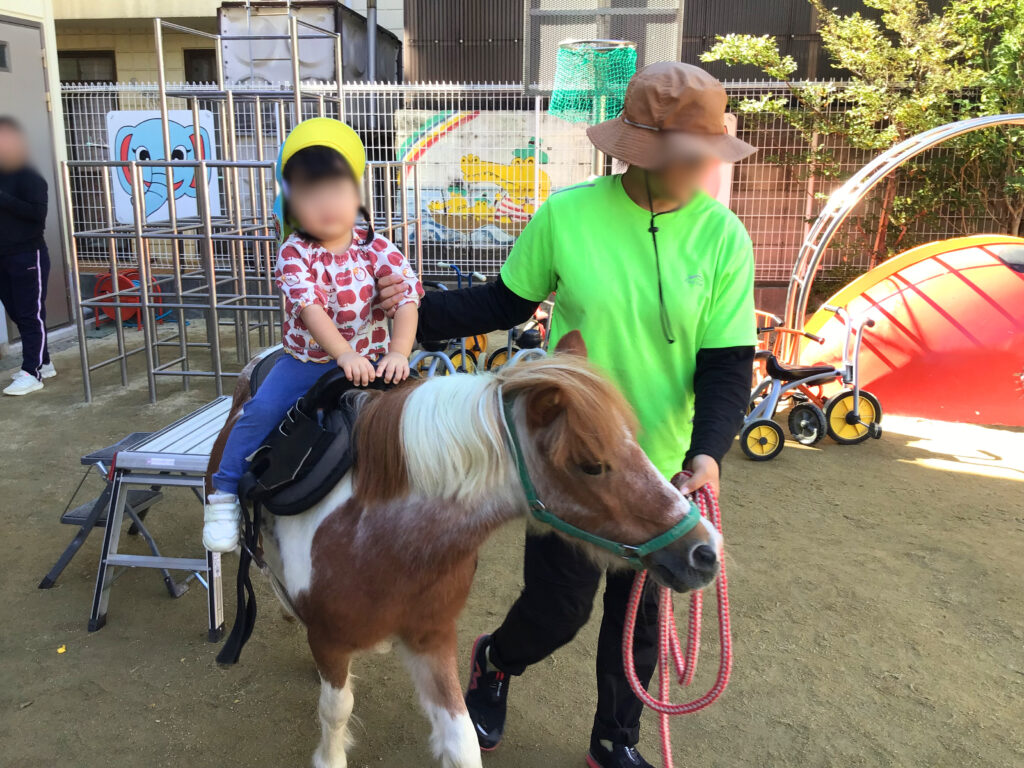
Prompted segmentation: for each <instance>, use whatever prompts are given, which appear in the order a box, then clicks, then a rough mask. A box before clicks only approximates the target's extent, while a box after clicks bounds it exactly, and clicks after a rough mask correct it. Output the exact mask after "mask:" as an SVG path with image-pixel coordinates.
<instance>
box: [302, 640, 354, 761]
mask: <svg viewBox="0 0 1024 768" xmlns="http://www.w3.org/2000/svg"><path fill="white" fill-rule="evenodd" d="M310 647H311V648H312V649H313V658H314V659H315V660H316V664H317V668H318V669H319V671H320V745H319V746H318V747H317V748H316V752H314V753H313V768H347V766H348V759H347V758H346V757H345V750H346V749H348V748H349V747H350V746H351V745H352V737H351V736H350V735H349V732H348V721H349V717H351V715H352V704H353V703H354V701H355V697H354V696H353V694H352V679H351V677H350V676H349V673H348V670H349V664H350V662H351V658H352V657H351V656H350V655H349V654H348V653H339V652H337V651H334V650H333V649H324V648H318V647H317V646H316V645H314V643H312V642H310Z"/></svg>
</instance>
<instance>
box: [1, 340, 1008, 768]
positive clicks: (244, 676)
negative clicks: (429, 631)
mask: <svg viewBox="0 0 1024 768" xmlns="http://www.w3.org/2000/svg"><path fill="white" fill-rule="evenodd" d="M132 333H134V332H132ZM101 344H102V342H101ZM55 361H56V364H57V366H58V368H59V369H60V372H61V373H60V376H59V377H58V378H56V379H54V380H53V381H49V382H47V384H46V389H45V390H44V391H43V392H41V393H38V394H35V395H32V396H30V397H26V398H19V399H15V398H2V399H0V425H2V433H0V435H2V438H0V467H2V468H3V470H2V472H0V541H3V542H4V547H3V549H2V551H0V627H2V631H0V745H2V746H0V766H11V767H12V768H52V767H53V766H58V765H59V766H74V767H75V768H117V767H120V766H140V765H144V766H154V767H156V766H175V768H178V767H180V766H210V767H211V768H213V767H218V768H220V767H223V766H247V765H259V766H264V765H266V766H303V765H308V761H309V756H310V754H311V752H312V750H313V747H314V746H315V743H316V740H317V738H318V723H317V718H316V702H317V695H318V687H317V682H316V677H315V673H314V670H313V665H312V662H311V660H310V656H309V652H308V649H307V648H306V645H305V641H304V637H303V633H302V631H301V629H300V628H299V627H297V626H295V625H293V624H290V623H287V622H285V621H284V620H282V618H281V616H280V611H279V610H278V608H277V607H276V605H275V603H274V600H273V597H272V596H271V594H270V592H269V590H268V589H266V588H265V586H264V585H263V584H262V583H260V584H259V585H258V592H259V599H260V620H259V623H258V624H257V628H256V632H255V635H254V637H253V640H252V641H251V642H250V644H249V646H248V647H247V648H246V651H245V654H244V656H243V658H242V662H241V663H240V664H239V665H237V666H236V667H234V668H230V669H223V668H220V667H218V666H217V664H216V663H215V662H214V656H215V654H216V652H217V646H214V645H211V644H209V643H207V642H206V637H205V635H206V633H205V613H204V610H205V600H204V594H203V591H202V589H201V587H199V586H197V585H193V587H192V589H191V590H190V592H189V593H187V594H186V595H185V596H183V597H182V598H180V599H178V600H172V599H170V598H169V597H168V595H167V593H166V592H165V590H164V587H163V584H162V582H161V580H160V578H159V576H158V575H157V574H156V573H154V572H149V571H133V572H128V573H126V574H125V575H123V576H122V577H121V578H120V579H119V580H118V581H117V583H116V585H115V586H114V588H113V594H112V599H111V607H110V614H109V623H108V625H107V627H106V628H105V629H103V630H102V631H100V632H97V633H94V634H90V633H88V632H87V631H86V619H87V616H88V612H89V602H90V596H91V592H92V587H93V580H94V578H95V571H96V558H97V554H98V550H99V545H100V537H99V535H93V536H92V537H91V538H90V539H89V541H88V542H87V543H86V545H85V547H84V548H83V549H82V551H81V552H80V554H79V555H78V557H77V558H76V559H75V560H74V561H73V562H72V563H71V565H70V566H69V567H68V569H67V571H66V572H65V573H64V575H63V576H62V577H61V579H60V581H59V583H58V585H57V586H56V587H55V588H54V589H51V590H49V591H40V590H38V589H37V588H36V585H37V584H38V582H39V580H40V578H41V577H42V576H43V574H44V573H45V572H46V570H47V569H48V568H49V566H50V564H51V563H52V561H53V560H54V559H55V558H56V557H57V555H58V554H59V553H60V551H61V550H62V549H63V548H64V546H65V545H66V543H67V542H68V540H70V538H71V535H72V533H73V531H72V530H71V529H70V528H68V527H65V526H61V525H59V524H58V517H59V515H60V512H61V510H62V509H63V508H64V505H65V504H66V503H67V501H68V499H69V497H70V496H71V493H72V491H73V490H74V489H75V486H76V484H77V483H78V481H79V479H80V476H81V472H82V469H81V467H80V466H79V463H78V458H79V456H81V455H82V454H84V453H86V452H88V451H90V450H93V449H95V448H98V447H101V446H103V445H106V444H108V443H111V442H113V441H115V440H117V439H118V438H120V437H122V436H123V435H124V434H126V433H128V432H132V431H136V430H147V429H157V428H159V427H161V426H163V425H165V424H167V423H169V422H170V421H172V420H174V419H176V418H178V417H179V416H181V415H183V414H185V413H187V412H188V411H190V410H192V409H193V408H195V407H197V406H199V405H201V404H203V403H204V402H206V401H207V400H209V399H210V397H212V395H213V392H212V388H211V387H210V386H209V384H202V385H199V386H196V387H195V388H194V389H193V391H192V392H189V393H184V392H181V391H180V389H179V383H178V382H177V381H175V380H165V381H163V382H162V383H161V386H160V390H161V398H160V400H159V402H158V403H157V404H156V405H150V404H149V403H148V402H147V396H146V391H145V378H144V376H142V373H141V371H140V370H139V363H141V361H139V360H135V361H133V365H132V368H133V375H134V378H135V383H134V384H133V385H132V386H131V387H129V388H127V389H122V388H121V387H120V385H119V382H118V381H117V380H116V377H115V376H114V372H113V371H104V372H101V373H100V374H99V375H98V376H97V381H96V387H95V402H94V403H93V404H91V405H86V404H84V403H83V402H82V388H81V382H80V377H79V374H78V373H77V372H76V369H77V353H76V351H75V350H74V349H73V348H72V349H69V350H67V351H65V352H60V353H58V354H56V355H55ZM883 405H884V404H883ZM724 483H725V487H724V498H723V510H724V518H725V533H726V542H727V544H726V546H727V552H728V556H729V569H730V570H729V574H730V586H731V594H730V597H731V602H732V623H733V632H734V642H735V671H734V674H733V679H732V682H731V684H730V686H729V688H728V690H727V691H726V692H725V694H724V695H723V696H722V698H721V699H720V700H719V701H718V702H717V703H716V704H715V705H713V706H712V707H711V708H710V709H708V710H706V711H704V712H702V713H700V714H697V715H693V716H690V717H684V718H679V719H677V720H676V721H675V722H674V725H673V732H674V743H675V756H676V764H677V765H688V766H701V767H702V768H704V767H709V768H710V767H713V766H714V767H718V766H721V767H723V768H725V767H731V766H963V765H969V766H1019V765H1024V726H1022V723H1024V656H1022V647H1024V610H1022V606H1021V599H1022V598H1021V595H1022V594H1024V590H1022V587H1024V579H1022V566H1021V564H1022V563H1024V434H1022V433H1021V431H1019V430H1018V431H1014V430H999V429H986V428H980V427H972V426H958V425H943V424H936V423H928V422H918V421H915V420H911V419H895V418H893V419H887V420H886V435H885V437H884V438H883V439H882V440H881V441H879V442H875V441H871V442H869V443H867V444H864V445H861V446H855V447H844V446H838V445H835V444H833V443H831V442H829V441H827V440H826V441H824V442H822V443H820V444H819V445H818V446H816V447H815V448H813V449H806V448H802V447H799V446H796V445H795V444H788V445H787V447H786V450H785V451H784V452H783V453H782V455H781V456H780V457H778V458H777V459H776V460H775V461H772V462H768V463H763V464H755V463H751V462H749V461H747V460H745V459H744V458H743V456H742V455H741V454H740V453H739V451H738V449H736V450H734V451H733V453H732V455H730V456H729V458H728V460H727V463H726V469H725V480H724ZM98 490H99V481H98V478H90V479H89V480H88V481H87V483H86V487H85V488H84V489H83V491H82V493H81V494H80V496H79V501H81V500H85V499H87V498H90V497H91V495H95V494H96V493H98ZM87 494H88V495H87ZM76 503H77V502H76ZM200 521H201V511H200V508H199V505H198V504H197V502H196V500H195V499H194V498H192V497H191V496H190V495H189V494H188V493H186V492H185V491H182V490H177V491H176V490H171V491H169V492H168V493H167V498H166V500H165V501H163V502H161V504H160V505H159V506H158V507H157V508H156V509H154V511H153V514H152V515H151V516H150V518H149V524H150V527H151V530H152V531H153V533H154V535H156V537H157V538H158V540H159V542H160V543H161V545H162V547H163V548H164V550H165V552H166V553H168V554H177V555H188V556H195V555H197V554H199V552H200V544H199V536H200V525H201V523H200ZM521 546H522V526H521V525H518V524H516V525H510V526H509V527H507V528H506V529H504V530H502V531H501V532H500V533H499V534H498V535H496V536H495V537H494V538H493V539H492V540H491V541H490V542H489V544H488V545H487V546H486V547H485V549H484V550H483V552H482V556H481V563H480V570H479V574H478V577H477V580H476V584H475V586H474V589H473V593H472V596H471V598H470V604H469V606H468V608H467V610H466V612H465V613H464V615H463V616H462V619H461V625H460V639H461V644H462V650H463V652H468V648H469V645H470V644H471V643H472V640H473V638H474V637H475V636H476V635H477V634H478V633H479V632H482V631H486V630H488V629H491V628H493V627H494V626H495V625H496V623H497V622H499V621H500V619H501V617H502V615H503V613H504V610H505V609H506V608H507V607H508V606H509V605H510V603H511V602H512V600H513V599H514V598H515V596H516V594H517V592H518V589H519V586H520V557H521ZM127 548H128V549H129V550H130V551H142V543H141V542H139V541H138V540H136V539H131V538H128V539H127ZM233 569H234V559H233V558H231V557H229V558H227V559H226V563H225V583H226V584H228V585H229V589H228V593H229V594H228V595H227V601H226V602H227V605H226V611H227V613H228V615H229V616H230V615H231V614H232V612H233V609H234V605H233V599H232V596H231V589H230V583H231V579H232V577H233ZM712 601H713V598H711V597H710V596H709V599H708V604H709V605H711V604H712ZM599 613H600V611H599V609H598V610H596V611H595V614H596V615H599ZM680 613H682V611H680ZM709 614H712V615H709V617H708V619H707V624H706V626H705V632H704V638H705V646H704V655H703V661H702V664H701V672H700V674H699V676H698V677H699V679H698V681H697V683H696V684H695V688H696V689H697V691H698V692H703V690H706V687H707V685H708V684H709V681H710V680H711V678H712V676H713V673H714V670H715V662H716V659H717V649H716V647H715V646H716V643H715V642H714V637H715V628H714V621H713V612H712V611H710V610H709ZM595 642H596V616H595V620H592V621H591V623H590V624H589V625H588V626H587V627H586V628H585V630H584V631H583V632H582V633H581V634H580V636H579V637H578V638H577V639H576V640H575V641H574V642H573V643H572V644H571V645H569V646H568V647H566V648H564V649H563V650H562V651H560V652H559V653H557V654H555V655H554V656H553V657H551V658H549V659H548V660H546V661H545V662H543V663H541V664H539V665H537V667H536V668H535V669H532V670H530V672H529V673H528V674H527V675H526V676H525V677H523V678H521V679H518V680H516V681H515V682H514V683H513V685H512V698H511V712H510V717H509V724H508V731H507V737H506V741H505V743H503V744H502V746H501V747H500V748H499V749H498V751H496V752H494V753H493V754H488V755H486V756H485V758H484V764H485V766H487V768H513V767H515V768H553V767H554V766H582V765H583V760H582V755H583V752H584V750H585V747H586V743H587V733H588V729H589V724H590V720H591V717H592V708H593V698H594V693H593V691H594V683H593V672H592V669H593V663H592V658H593V654H594V650H595ZM355 671H356V673H357V675H358V676H359V679H358V681H357V683H356V714H357V716H358V718H359V722H358V724H357V725H356V726H355V734H356V737H357V740H358V743H357V745H356V746H355V748H354V749H353V750H352V752H351V753H350V765H351V766H353V767H354V768H364V767H368V766H381V767H382V768H408V767H409V766H416V767H417V768H419V766H429V765H432V764H433V763H432V762H431V760H430V759H429V757H428V752H427V748H426V737H427V727H426V724H425V721H424V719H423V718H422V716H421V715H420V714H419V712H418V710H417V706H416V703H415V700H414V696H413V693H412V688H411V686H410V684H409V682H408V680H407V678H406V675H405V673H404V671H403V670H402V668H401V665H400V663H399V662H398V660H397V659H396V658H393V657H387V656H385V657H379V656H372V657H366V658H364V659H361V660H359V661H358V662H357V664H356V667H355ZM655 744H656V721H655V719H654V718H652V717H647V718H646V726H645V729H644V737H643V742H642V747H643V748H644V750H645V753H646V754H647V755H648V757H649V758H650V759H651V760H652V762H655V763H656V764H657V763H658V762H659V761H658V760H657V759H656V757H655V755H656V747H655Z"/></svg>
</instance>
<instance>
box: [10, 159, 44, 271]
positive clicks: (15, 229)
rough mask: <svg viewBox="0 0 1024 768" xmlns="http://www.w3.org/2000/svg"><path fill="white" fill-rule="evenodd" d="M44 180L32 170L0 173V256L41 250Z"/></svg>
mask: <svg viewBox="0 0 1024 768" xmlns="http://www.w3.org/2000/svg"><path fill="white" fill-rule="evenodd" d="M45 227H46V180H45V179H44V178H43V177H42V176H40V175H39V174H38V173H37V172H36V171H35V170H34V169H32V168H28V167H26V168H21V169H19V170H17V171H11V172H4V171H0V256H9V255H11V254H15V253H24V252H26V251H34V250H36V249H37V248H41V247H43V230H44V229H45Z"/></svg>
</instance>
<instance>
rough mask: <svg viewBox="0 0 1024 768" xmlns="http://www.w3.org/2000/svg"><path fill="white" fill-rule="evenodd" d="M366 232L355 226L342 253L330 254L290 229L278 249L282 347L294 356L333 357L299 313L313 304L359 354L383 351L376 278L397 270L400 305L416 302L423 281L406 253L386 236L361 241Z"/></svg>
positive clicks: (384, 340)
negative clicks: (402, 290) (403, 289)
mask: <svg viewBox="0 0 1024 768" xmlns="http://www.w3.org/2000/svg"><path fill="white" fill-rule="evenodd" d="M365 238H366V232H365V231H360V230H358V229H357V230H354V231H353V233H352V245H350V246H349V248H348V250H347V251H345V252H344V253H331V252H330V251H328V250H327V249H326V248H324V247H323V246H322V245H320V244H319V243H317V242H315V241H312V240H309V239H307V238H304V237H302V236H301V235H299V234H298V233H293V234H292V235H290V236H289V237H288V239H287V240H285V241H284V243H283V244H282V245H281V248H280V250H278V252H277V266H276V268H275V270H274V276H275V278H276V280H277V284H278V286H280V288H281V290H282V291H283V292H284V306H285V312H286V314H287V316H286V317H285V321H284V326H283V329H282V336H283V340H284V348H285V349H286V350H288V352H290V353H291V354H292V356H293V357H295V358H297V359H299V360H302V361H309V362H316V363H325V362H329V361H330V360H331V356H330V355H329V354H328V353H327V352H325V351H324V350H322V349H321V348H320V345H318V344H317V343H316V341H315V340H314V339H313V336H312V334H311V333H310V332H309V330H308V329H307V328H306V326H305V324H304V323H303V322H302V318H301V317H299V313H301V312H302V310H303V309H305V308H306V307H308V306H310V305H311V304H319V305H320V306H321V307H323V308H324V311H326V312H327V316H328V317H330V318H331V319H332V320H333V321H334V324H335V325H336V326H337V327H338V330H339V331H340V332H341V335H342V336H344V337H345V340H346V341H347V342H348V343H349V344H351V345H352V349H354V350H355V351H356V352H358V353H359V354H360V355H362V356H363V357H368V358H376V357H381V356H382V355H385V354H387V352H388V349H389V345H390V339H389V338H388V324H387V317H386V315H385V314H384V310H382V309H380V308H379V307H378V306H376V304H377V280H379V279H380V278H382V277H384V276H385V275H391V274H399V275H401V276H402V278H403V279H404V280H405V282H406V283H407V284H408V285H409V291H408V292H407V293H406V297H405V299H403V300H402V302H401V303H400V304H399V306H403V305H405V304H414V305H416V306H418V305H419V302H420V296H422V295H423V286H422V285H420V281H419V280H418V279H417V277H416V273H415V272H414V271H413V269H412V267H411V266H410V265H409V262H408V261H407V260H406V258H405V256H403V255H402V254H401V252H400V251H399V250H398V249H397V248H396V247H395V245H394V244H393V243H392V242H391V241H390V240H388V239H387V238H386V237H383V236H381V235H376V236H375V237H374V238H373V240H372V241H371V242H369V243H368V244H366V245H360V244H359V243H360V242H361V241H362V240H364V239H365Z"/></svg>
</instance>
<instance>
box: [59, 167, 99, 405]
mask: <svg viewBox="0 0 1024 768" xmlns="http://www.w3.org/2000/svg"><path fill="white" fill-rule="evenodd" d="M104 173H106V170H104ZM60 177H61V194H63V195H64V210H66V211H67V222H68V233H69V234H70V237H69V238H68V240H69V242H70V245H71V252H70V254H69V260H70V264H68V267H69V270H68V274H69V275H70V281H69V282H70V289H71V311H72V312H73V313H74V315H75V325H76V326H77V330H78V357H79V359H80V361H81V363H82V387H83V389H84V394H85V402H87V403H91V402H92V380H91V379H90V372H89V352H88V349H87V348H86V339H85V314H84V313H83V311H82V295H81V290H82V289H81V288H80V274H79V271H78V238H76V237H75V214H74V209H73V208H72V207H71V176H70V174H69V171H68V163H67V161H66V160H61V162H60Z"/></svg>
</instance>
